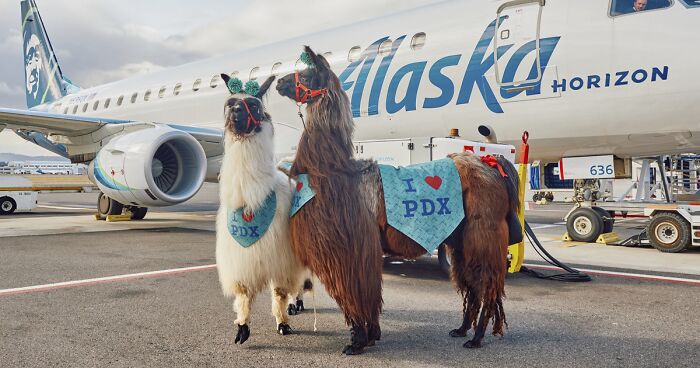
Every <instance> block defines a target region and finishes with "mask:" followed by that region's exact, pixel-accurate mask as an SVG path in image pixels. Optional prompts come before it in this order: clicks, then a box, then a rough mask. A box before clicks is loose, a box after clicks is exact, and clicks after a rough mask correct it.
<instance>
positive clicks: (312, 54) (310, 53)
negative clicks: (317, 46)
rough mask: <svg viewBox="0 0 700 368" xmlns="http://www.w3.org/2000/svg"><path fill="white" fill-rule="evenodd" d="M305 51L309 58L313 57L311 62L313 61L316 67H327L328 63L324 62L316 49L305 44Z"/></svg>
mask: <svg viewBox="0 0 700 368" xmlns="http://www.w3.org/2000/svg"><path fill="white" fill-rule="evenodd" d="M304 52H305V53H306V54H307V55H308V57H309V58H311V62H312V63H313V66H314V67H317V68H325V66H326V65H327V63H323V61H322V60H321V57H320V56H319V55H317V54H316V53H315V52H314V50H312V49H311V47H309V46H304Z"/></svg>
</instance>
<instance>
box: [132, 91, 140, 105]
mask: <svg viewBox="0 0 700 368" xmlns="http://www.w3.org/2000/svg"><path fill="white" fill-rule="evenodd" d="M137 98H139V93H138V92H136V93H134V94H133V95H131V103H136V99H137Z"/></svg>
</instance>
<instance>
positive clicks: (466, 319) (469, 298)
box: [450, 290, 476, 337]
mask: <svg viewBox="0 0 700 368" xmlns="http://www.w3.org/2000/svg"><path fill="white" fill-rule="evenodd" d="M475 295H476V294H475V293H474V291H472V290H467V291H466V292H465V294H464V296H463V297H462V325H461V326H459V327H458V328H455V329H454V330H452V331H450V336H452V337H465V336H467V331H469V328H470V327H471V325H472V321H473V320H474V317H473V316H472V315H471V314H472V313H473V308H471V306H472V305H473V304H474V303H475V301H476V300H475V299H476V298H475V297H474V296H475Z"/></svg>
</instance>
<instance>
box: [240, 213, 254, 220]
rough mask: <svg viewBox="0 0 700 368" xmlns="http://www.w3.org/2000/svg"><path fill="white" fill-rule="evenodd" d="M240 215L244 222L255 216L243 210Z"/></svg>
mask: <svg viewBox="0 0 700 368" xmlns="http://www.w3.org/2000/svg"><path fill="white" fill-rule="evenodd" d="M242 217H243V220H244V221H245V222H251V221H253V219H254V218H255V215H254V214H253V213H252V212H243V216H242Z"/></svg>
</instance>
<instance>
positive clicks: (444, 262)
mask: <svg viewBox="0 0 700 368" xmlns="http://www.w3.org/2000/svg"><path fill="white" fill-rule="evenodd" d="M438 263H440V268H441V269H442V270H443V271H444V272H445V273H446V274H447V275H448V276H449V275H450V268H451V263H450V256H448V255H447V246H446V245H445V244H443V245H441V246H440V247H438Z"/></svg>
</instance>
